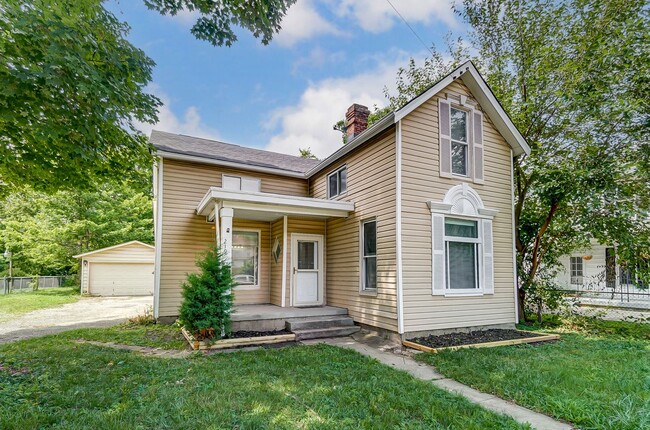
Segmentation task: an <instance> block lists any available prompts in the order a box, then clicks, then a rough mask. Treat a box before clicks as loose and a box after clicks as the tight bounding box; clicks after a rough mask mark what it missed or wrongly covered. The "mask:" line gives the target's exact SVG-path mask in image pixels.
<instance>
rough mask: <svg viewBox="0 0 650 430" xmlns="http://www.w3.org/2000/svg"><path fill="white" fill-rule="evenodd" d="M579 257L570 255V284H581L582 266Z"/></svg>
mask: <svg viewBox="0 0 650 430" xmlns="http://www.w3.org/2000/svg"><path fill="white" fill-rule="evenodd" d="M582 264H583V263H582V258H581V257H571V285H582V279H583V273H584V272H583V266H582Z"/></svg>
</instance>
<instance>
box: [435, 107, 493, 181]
mask: <svg viewBox="0 0 650 430" xmlns="http://www.w3.org/2000/svg"><path fill="white" fill-rule="evenodd" d="M438 125H439V127H438V132H439V144H440V146H439V156H440V158H439V161H440V162H439V164H440V166H439V167H440V176H441V177H443V178H459V177H460V178H463V179H469V180H472V181H474V182H475V183H477V184H483V183H484V176H483V113H482V112H481V111H480V110H479V108H478V106H474V105H473V104H470V103H467V100H466V98H463V97H461V100H460V102H457V101H455V99H443V98H440V99H438Z"/></svg>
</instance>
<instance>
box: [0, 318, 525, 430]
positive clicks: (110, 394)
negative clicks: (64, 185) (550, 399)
mask: <svg viewBox="0 0 650 430" xmlns="http://www.w3.org/2000/svg"><path fill="white" fill-rule="evenodd" d="M113 330H121V329H113ZM127 332H128V330H127ZM106 333H111V332H110V331H107V332H106ZM106 333H105V334H99V331H94V332H91V331H75V332H73V333H66V334H62V335H54V336H48V337H44V338H40V339H31V340H27V341H21V342H16V343H11V344H6V345H2V346H0V428H2V429H25V428H43V427H48V428H65V429H81V428H102V429H124V428H143V429H144V428H146V429H149V428H155V429H182V428H187V429H195V428H206V429H208V428H209V429H217V428H228V429H230V428H237V429H259V428H273V429H337V430H338V429H346V428H347V429H358V428H367V429H381V428H390V429H393V428H400V429H519V428H528V427H526V426H521V425H519V424H517V423H515V422H514V421H513V420H512V419H510V418H507V417H504V416H499V415H495V414H494V413H491V412H488V411H486V410H484V409H482V408H480V407H478V406H476V405H473V404H471V403H469V402H468V401H466V400H464V399H462V398H459V397H457V396H454V395H451V394H448V393H446V392H444V391H442V390H439V389H437V388H435V387H433V386H432V385H431V384H430V383H427V382H423V381H419V380H416V379H414V378H412V377H410V376H409V375H407V374H406V373H403V372H400V371H397V370H394V369H391V368H390V367H387V366H384V365H382V364H380V363H378V362H377V361H375V360H371V359H368V358H366V357H363V356H361V355H360V354H358V353H356V352H354V351H350V350H345V349H339V348H336V347H332V346H325V345H317V346H293V347H287V348H282V349H263V350H257V351H251V352H235V353H228V354H214V355H210V356H204V355H200V354H193V355H191V356H190V357H189V358H184V359H172V358H154V357H148V356H143V355H140V354H138V353H135V352H128V351H118V350H113V349H109V348H105V347H99V346H94V345H91V344H79V343H75V342H73V339H75V338H79V337H85V338H88V337H94V338H95V339H102V340H110V341H116V342H118V341H119V342H123V341H125V339H128V338H130V339H132V340H134V342H143V341H144V338H146V335H145V334H144V332H143V331H138V329H135V328H133V329H132V330H131V332H130V333H127V334H125V333H117V332H115V331H113V332H112V333H113V334H112V335H109V334H106ZM152 342H153V343H155V341H152ZM165 342H166V341H165Z"/></svg>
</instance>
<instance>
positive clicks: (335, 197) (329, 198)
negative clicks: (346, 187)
mask: <svg viewBox="0 0 650 430" xmlns="http://www.w3.org/2000/svg"><path fill="white" fill-rule="evenodd" d="M347 194H348V192H347V191H346V192H344V193H343V194H337V195H335V196H332V197H328V198H327V200H341V199H342V198H343V197H345V196H346V195H347Z"/></svg>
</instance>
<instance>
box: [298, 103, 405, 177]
mask: <svg viewBox="0 0 650 430" xmlns="http://www.w3.org/2000/svg"><path fill="white" fill-rule="evenodd" d="M393 118H394V113H393V112H391V113H389V114H388V115H386V116H385V117H383V118H382V119H380V120H379V122H377V123H375V124H373V125H372V126H371V127H370V128H369V129H367V130H366V131H364V132H363V133H361V134H360V135H359V136H357V137H356V138H355V139H352V140H351V141H349V142H348V143H346V144H345V145H343V146H342V147H341V148H339V149H338V150H337V151H336V152H335V153H334V154H332V155H330V156H329V157H327V158H326V159H324V160H323V161H321V162H320V163H318V164H317V165H316V166H315V167H314V168H312V169H311V170H308V171H307V173H306V175H307V177H311V176H313V175H314V174H316V173H318V172H320V171H321V170H323V169H325V168H326V167H327V166H329V165H331V164H333V163H334V162H336V160H339V159H341V158H342V157H343V156H344V155H346V154H349V153H350V152H352V151H354V150H355V149H356V148H358V147H359V146H361V145H362V144H363V143H365V142H367V141H368V140H370V139H371V138H373V137H375V136H377V135H378V134H379V133H381V132H383V131H384V130H386V129H387V128H388V127H389V126H391V125H393V124H394V123H395V122H396V121H394V120H393Z"/></svg>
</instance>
